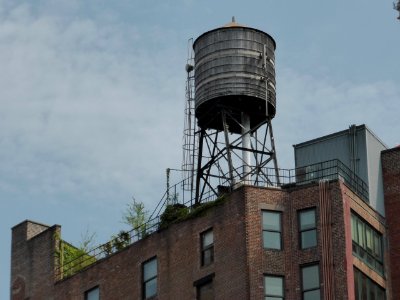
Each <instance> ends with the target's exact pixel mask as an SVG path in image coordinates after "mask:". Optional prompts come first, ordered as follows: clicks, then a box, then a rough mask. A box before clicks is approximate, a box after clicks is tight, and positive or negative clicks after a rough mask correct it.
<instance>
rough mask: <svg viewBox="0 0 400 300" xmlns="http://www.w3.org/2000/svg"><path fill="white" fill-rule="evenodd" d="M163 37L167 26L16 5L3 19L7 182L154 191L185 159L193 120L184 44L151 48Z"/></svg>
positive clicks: (53, 190) (36, 194)
mask: <svg viewBox="0 0 400 300" xmlns="http://www.w3.org/2000/svg"><path fill="white" fill-rule="evenodd" d="M160 38H162V36H161V35H160V33H159V30H158V29H157V28H149V32H146V35H143V36H140V35H139V34H137V31H136V30H135V29H134V28H129V27H126V26H123V25H122V24H119V23H118V22H117V23H111V24H103V23H97V22H96V21H94V20H90V19H84V18H83V19H80V18H78V19H76V20H72V21H71V20H69V21H68V22H65V20H63V19H60V18H57V17H54V16H50V17H49V16H40V15H39V16H35V15H34V14H33V13H32V12H31V10H30V7H29V6H27V5H23V6H18V7H16V8H14V9H13V10H12V11H10V12H9V14H8V15H7V16H5V18H3V20H2V21H1V22H0V65H1V66H2V72H1V73H0V90H1V91H2V93H1V95H0V105H1V106H2V110H1V112H0V116H1V119H0V126H1V128H3V133H2V134H1V137H0V157H1V158H2V161H3V168H2V170H3V171H0V176H1V177H2V178H4V183H3V189H7V190H8V191H14V192H16V191H18V190H19V189H18V188H16V187H17V186H21V185H22V186H23V189H25V191H24V193H26V196H27V198H43V199H46V198H51V199H53V200H52V201H56V199H57V197H60V196H61V195H71V196H72V195H74V194H80V195H81V197H82V199H85V198H86V199H92V200H95V201H96V200H99V199H98V198H101V199H102V200H106V201H107V200H108V201H112V200H114V201H115V199H113V198H114V197H113V193H117V195H115V197H116V198H118V197H121V195H125V194H127V193H136V192H137V193H139V194H145V192H146V191H153V193H154V188H153V189H152V188H151V187H152V186H154V181H156V180H157V181H160V180H161V178H163V177H160V176H163V175H164V169H165V168H166V167H167V166H171V165H169V164H175V163H176V161H177V159H179V158H180V155H179V154H177V152H179V150H180V145H179V142H180V140H181V138H180V133H181V127H182V125H181V124H182V123H183V121H182V122H181V114H182V111H183V97H184V94H183V91H184V90H183V86H184V85H183V78H182V80H180V78H179V74H182V75H183V72H182V73H179V72H177V68H178V70H179V69H180V68H179V66H176V62H177V60H179V59H180V58H179V55H180V54H181V53H177V52H176V51H175V49H171V48H169V47H167V48H165V49H159V48H158V49H153V51H152V50H150V51H146V47H144V45H145V44H149V43H154V40H160ZM161 42H162V43H164V42H165V41H161ZM182 50H183V51H182V52H184V49H182ZM166 58H167V59H166ZM180 63H181V64H182V65H183V63H184V61H183V60H182V62H180ZM172 72H174V73H175V75H174V77H171V73H172ZM178 87H181V88H178ZM177 128H179V130H177ZM177 133H178V134H177ZM102 189H104V190H108V191H109V192H104V191H103V190H102ZM3 191H4V190H3ZM150 194H151V192H150ZM158 194H160V192H159V193H158ZM153 196H154V195H153ZM96 198H97V199H96ZM104 198H108V199H104ZM82 199H77V200H76V201H81V200H82ZM71 201H75V200H74V199H71ZM117 201H118V200H117ZM119 201H125V202H126V201H129V198H127V199H124V200H121V199H119ZM154 201H155V199H154V198H153V199H152V202H154Z"/></svg>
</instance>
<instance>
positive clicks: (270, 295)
mask: <svg viewBox="0 0 400 300" xmlns="http://www.w3.org/2000/svg"><path fill="white" fill-rule="evenodd" d="M283 291H284V288H283V277H281V276H269V275H266V276H264V300H277V299H285V298H284V292H283Z"/></svg>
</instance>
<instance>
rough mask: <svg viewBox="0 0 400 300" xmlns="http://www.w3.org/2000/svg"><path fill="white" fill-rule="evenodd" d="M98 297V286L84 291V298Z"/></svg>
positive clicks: (97, 299) (96, 298) (94, 298)
mask: <svg viewBox="0 0 400 300" xmlns="http://www.w3.org/2000/svg"><path fill="white" fill-rule="evenodd" d="M99 299H100V289H99V287H98V286H96V287H95V288H92V289H91V290H88V291H86V292H85V300H99Z"/></svg>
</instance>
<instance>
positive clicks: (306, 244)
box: [299, 208, 317, 249]
mask: <svg viewBox="0 0 400 300" xmlns="http://www.w3.org/2000/svg"><path fill="white" fill-rule="evenodd" d="M315 219H316V218H315V208H312V209H307V210H302V211H300V212H299V231H300V248H301V249H306V248H310V247H315V246H317V223H316V220H315Z"/></svg>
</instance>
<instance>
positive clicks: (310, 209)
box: [297, 206, 318, 250]
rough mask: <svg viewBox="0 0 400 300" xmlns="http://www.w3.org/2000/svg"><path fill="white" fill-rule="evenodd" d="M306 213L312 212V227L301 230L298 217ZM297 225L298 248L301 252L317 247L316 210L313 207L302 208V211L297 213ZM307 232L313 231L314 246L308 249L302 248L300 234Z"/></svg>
mask: <svg viewBox="0 0 400 300" xmlns="http://www.w3.org/2000/svg"><path fill="white" fill-rule="evenodd" d="M308 211H314V227H310V228H306V229H302V228H301V227H302V226H301V217H300V215H301V214H302V213H306V212H308ZM297 220H298V222H297V225H298V230H299V248H300V249H301V250H305V249H309V248H314V247H317V246H318V230H317V228H318V226H317V208H316V207H315V206H314V207H308V208H304V209H300V210H298V211H297ZM307 231H315V245H313V246H309V247H304V246H303V238H302V233H303V232H307Z"/></svg>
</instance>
